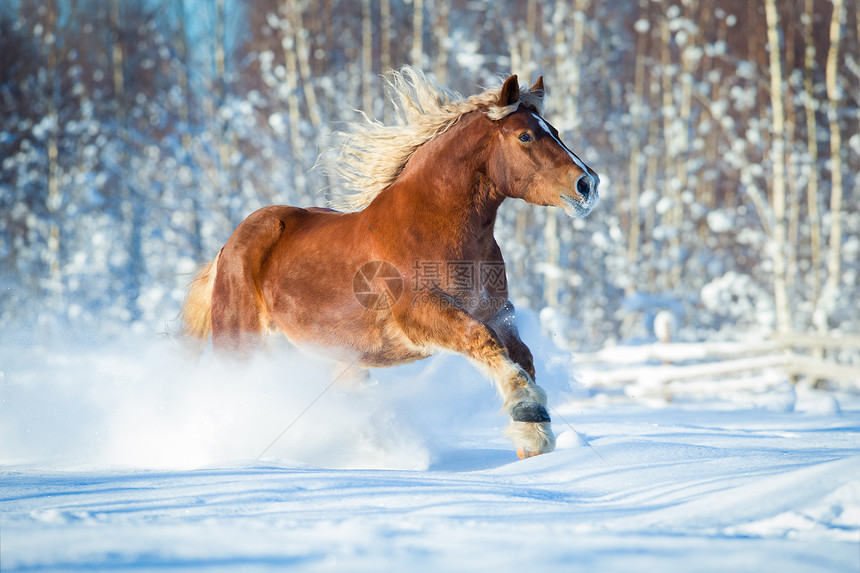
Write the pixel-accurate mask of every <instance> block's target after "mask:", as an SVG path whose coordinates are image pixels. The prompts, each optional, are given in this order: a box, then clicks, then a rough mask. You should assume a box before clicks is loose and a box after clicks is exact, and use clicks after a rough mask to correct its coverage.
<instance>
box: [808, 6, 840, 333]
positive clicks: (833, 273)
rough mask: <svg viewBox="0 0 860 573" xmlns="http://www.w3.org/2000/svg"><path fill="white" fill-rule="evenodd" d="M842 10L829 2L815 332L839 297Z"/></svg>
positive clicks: (824, 327)
mask: <svg viewBox="0 0 860 573" xmlns="http://www.w3.org/2000/svg"><path fill="white" fill-rule="evenodd" d="M844 20H845V7H844V5H843V2H842V0H833V14H832V16H831V18H830V48H829V49H828V51H827V67H826V69H825V84H826V85H827V103H828V105H827V120H828V123H829V124H830V242H829V244H828V253H827V282H826V283H825V284H824V289H823V291H822V293H821V297H820V299H819V305H818V307H817V308H816V310H815V316H814V317H813V320H814V322H815V324H816V326H817V327H818V330H819V332H821V333H826V332H827V330H828V329H829V324H828V323H829V320H830V314H831V313H832V311H833V303H834V302H835V298H836V297H837V296H838V294H839V282H840V280H841V275H842V193H843V183H842V130H841V128H840V126H839V105H840V102H841V100H842V93H841V90H840V88H839V86H838V85H837V74H838V70H837V64H838V62H839V44H840V41H841V39H842V24H843V22H844Z"/></svg>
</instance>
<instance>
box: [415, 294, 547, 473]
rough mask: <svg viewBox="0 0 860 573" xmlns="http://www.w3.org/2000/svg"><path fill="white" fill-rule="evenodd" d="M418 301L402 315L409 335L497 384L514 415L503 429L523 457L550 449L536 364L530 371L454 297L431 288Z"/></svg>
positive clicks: (420, 343)
mask: <svg viewBox="0 0 860 573" xmlns="http://www.w3.org/2000/svg"><path fill="white" fill-rule="evenodd" d="M414 300H415V302H414V304H413V305H412V308H410V309H409V310H410V312H408V313H404V314H403V315H402V316H399V317H398V322H399V323H400V326H401V328H402V329H403V331H404V332H405V333H406V335H407V336H408V337H409V338H410V339H411V340H412V341H413V342H414V343H416V344H419V345H431V346H436V347H439V348H444V349H446V350H451V351H454V352H458V353H460V354H463V355H465V356H467V357H468V358H470V359H471V360H472V361H473V362H475V363H476V364H477V365H478V367H479V368H480V369H481V370H482V371H484V372H485V373H486V374H487V376H488V377H489V378H491V379H492V380H493V381H494V382H495V384H496V387H497V388H498V391H499V394H501V396H502V399H503V400H504V406H503V410H504V411H505V413H506V414H508V415H509V416H510V417H511V424H510V425H509V426H508V428H507V430H506V432H505V433H506V435H507V436H508V437H509V438H510V439H511V441H513V442H514V445H515V446H516V448H517V455H519V456H520V458H527V457H531V456H534V455H537V454H543V453H546V452H550V451H552V450H553V448H555V437H554V436H553V433H552V429H551V428H550V417H549V414H548V413H547V410H546V392H544V390H543V388H541V387H540V386H538V385H537V384H535V382H534V377H533V375H532V373H533V372H534V369H533V367H532V368H531V372H529V371H527V370H526V369H525V367H524V366H523V365H521V364H518V363H517V362H515V361H513V360H512V359H511V357H510V355H509V353H508V350H507V348H506V347H505V345H504V344H503V342H502V340H501V339H500V338H499V336H498V335H497V334H496V332H495V331H494V329H492V328H490V327H489V326H488V325H487V324H485V323H483V322H481V321H480V320H478V319H476V318H475V317H474V316H472V315H471V314H469V313H468V312H466V311H465V310H464V309H463V308H462V307H461V306H460V305H459V304H458V303H457V301H456V300H455V299H454V298H452V297H450V296H448V295H446V294H445V293H443V292H441V291H432V292H427V293H423V296H420V297H416V298H415V299H414ZM518 338H519V337H517V339H518ZM523 346H525V345H523ZM526 351H528V349H527V348H526ZM530 355H531V353H529V357H530Z"/></svg>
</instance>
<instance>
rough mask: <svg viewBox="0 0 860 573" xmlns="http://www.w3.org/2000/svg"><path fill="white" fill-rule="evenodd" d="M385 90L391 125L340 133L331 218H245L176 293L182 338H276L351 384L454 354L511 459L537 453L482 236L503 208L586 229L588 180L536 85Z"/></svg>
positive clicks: (529, 378) (517, 360) (495, 271)
mask: <svg viewBox="0 0 860 573" xmlns="http://www.w3.org/2000/svg"><path fill="white" fill-rule="evenodd" d="M388 83H389V85H388V88H389V91H390V95H391V100H392V103H393V104H394V106H395V108H396V112H397V117H398V120H399V121H397V122H394V123H393V124H390V125H386V124H383V123H382V122H379V121H377V120H375V119H372V118H368V117H366V116H365V118H364V120H363V121H362V122H359V123H356V124H354V125H352V128H351V130H350V131H349V132H347V133H342V134H341V136H342V146H341V147H340V152H339V154H338V156H337V159H336V160H335V161H334V169H335V171H336V172H337V173H338V174H339V175H340V176H341V177H342V179H343V181H344V182H345V186H346V187H347V188H348V189H349V190H350V191H351V193H348V194H346V195H345V196H344V198H343V201H342V202H341V204H340V207H341V208H340V209H339V210H334V209H330V208H307V209H305V208H299V207H291V206H268V207H264V208H262V209H260V210H258V211H256V212H254V213H252V214H251V215H250V216H248V217H247V218H246V219H245V220H244V221H243V222H242V223H241V224H239V226H238V227H237V228H236V229H235V231H234V232H233V234H232V235H231V236H230V237H229V239H228V240H227V242H226V244H225V245H224V246H223V248H222V249H221V250H220V252H219V253H218V254H217V256H216V257H215V259H214V260H213V261H212V262H211V263H209V264H208V265H205V266H204V267H202V268H201V270H200V271H199V273H198V274H197V275H196V277H195V278H194V279H193V280H192V281H191V283H190V285H189V288H188V293H187V296H186V299H185V301H184V303H183V308H182V314H181V316H182V331H183V333H184V335H185V336H186V337H188V338H189V340H195V339H196V340H198V341H201V343H202V344H206V343H207V342H208V339H209V337H210V336H211V340H212V347H213V351H215V352H217V353H224V354H239V355H243V354H247V353H248V352H251V351H253V349H254V348H255V347H257V346H259V344H260V343H261V341H262V340H263V338H264V336H265V335H267V334H269V333H272V332H274V333H278V332H280V333H282V334H283V335H285V336H286V338H287V339H288V340H289V341H290V343H292V344H293V345H295V346H298V347H300V348H306V349H310V350H318V351H323V352H325V353H327V354H328V355H329V356H331V357H333V358H335V359H336V360H339V361H341V362H344V363H347V364H353V365H357V366H358V367H360V368H362V369H366V368H376V367H386V366H393V365H397V364H402V363H407V362H411V361H415V360H419V359H423V358H426V357H429V356H430V355H432V354H433V353H435V352H436V351H439V350H448V351H452V352H455V353H459V354H461V355H463V356H465V357H467V358H468V359H470V360H471V362H473V363H474V364H475V365H476V366H477V367H478V368H479V370H481V371H482V372H483V373H484V374H485V375H486V376H487V377H489V378H490V379H491V380H493V381H494V383H495V385H496V387H497V389H498V392H499V394H500V395H501V398H502V401H503V411H504V412H505V413H506V414H507V415H508V416H510V419H511V422H510V424H509V425H508V427H507V428H506V430H505V434H506V435H507V436H508V438H509V439H510V440H511V441H512V442H513V444H514V446H515V447H516V451H517V455H518V456H519V457H520V458H521V459H524V458H527V457H531V456H533V455H538V454H542V453H546V452H550V451H552V450H553V448H554V447H555V437H554V435H553V432H552V429H551V418H550V416H549V413H548V411H547V396H546V392H545V391H544V390H543V389H542V388H541V387H540V386H538V385H537V384H536V382H535V369H534V362H533V357H532V353H531V351H530V350H529V348H528V346H526V344H525V343H524V342H523V341H522V340H521V338H520V335H519V333H518V331H517V325H516V317H515V312H514V307H513V305H512V304H511V302H510V301H509V300H508V288H507V282H506V276H505V266H504V259H503V257H502V252H501V250H500V248H499V245H498V244H497V242H496V240H495V238H494V236H493V228H494V224H495V220H496V213H497V211H498V209H499V206H500V205H501V204H502V202H503V201H504V200H506V199H508V198H513V199H522V200H524V201H526V202H528V203H531V204H534V205H542V206H552V207H560V208H561V209H563V210H564V212H565V213H566V214H567V215H569V216H571V217H576V218H581V217H585V216H587V215H588V214H589V213H590V212H591V210H592V208H593V207H594V206H595V205H596V204H597V202H598V184H599V182H600V179H599V177H598V175H597V173H595V172H594V171H593V170H592V169H591V168H590V167H588V166H587V165H586V164H585V163H584V162H583V161H582V160H581V159H580V158H579V157H577V156H576V155H575V154H574V153H573V152H572V151H571V150H570V149H569V148H568V147H567V146H565V144H564V143H562V141H561V139H560V137H559V134H558V131H557V130H556V129H555V128H554V127H553V126H552V125H550V123H549V122H547V121H546V119H544V118H543V109H544V108H543V102H544V94H545V88H544V83H543V77H542V76H541V77H539V78H538V80H537V81H536V82H535V84H534V85H532V86H531V87H530V88H529V87H527V86H523V87H521V86H520V85H519V83H518V79H517V76H516V75H511V76H509V77H508V78H507V79H506V80H505V81H504V83H503V84H502V86H501V87H495V88H490V89H486V90H485V91H483V92H481V93H478V94H475V95H472V96H469V97H465V98H464V97H463V96H461V95H460V94H458V93H456V92H453V91H450V90H447V89H445V88H443V87H441V86H439V85H438V84H437V83H435V81H433V80H432V79H431V78H429V77H428V76H427V75H425V74H424V73H423V72H421V71H420V70H418V69H415V68H412V67H408V66H407V67H404V68H401V69H400V70H398V71H396V72H393V73H392V75H391V77H390V79H389V80H388Z"/></svg>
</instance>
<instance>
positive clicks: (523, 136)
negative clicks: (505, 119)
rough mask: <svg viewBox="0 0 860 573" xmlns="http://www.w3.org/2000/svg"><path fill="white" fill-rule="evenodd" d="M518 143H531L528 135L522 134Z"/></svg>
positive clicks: (530, 137)
mask: <svg viewBox="0 0 860 573" xmlns="http://www.w3.org/2000/svg"><path fill="white" fill-rule="evenodd" d="M520 141H522V142H523V143H528V142H529V141H532V136H531V135H529V134H528V133H523V134H522V135H520Z"/></svg>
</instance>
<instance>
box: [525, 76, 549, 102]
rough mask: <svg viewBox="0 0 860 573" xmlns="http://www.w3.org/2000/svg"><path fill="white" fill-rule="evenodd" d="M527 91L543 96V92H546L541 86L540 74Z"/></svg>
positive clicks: (541, 78)
mask: <svg viewBox="0 0 860 573" xmlns="http://www.w3.org/2000/svg"><path fill="white" fill-rule="evenodd" d="M529 92H530V93H533V94H534V95H536V96H538V97H543V96H544V94H545V93H546V91H545V90H544V87H543V76H540V77H539V78H538V79H537V81H536V82H535V85H533V86H532V87H531V88H530V89H529Z"/></svg>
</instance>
